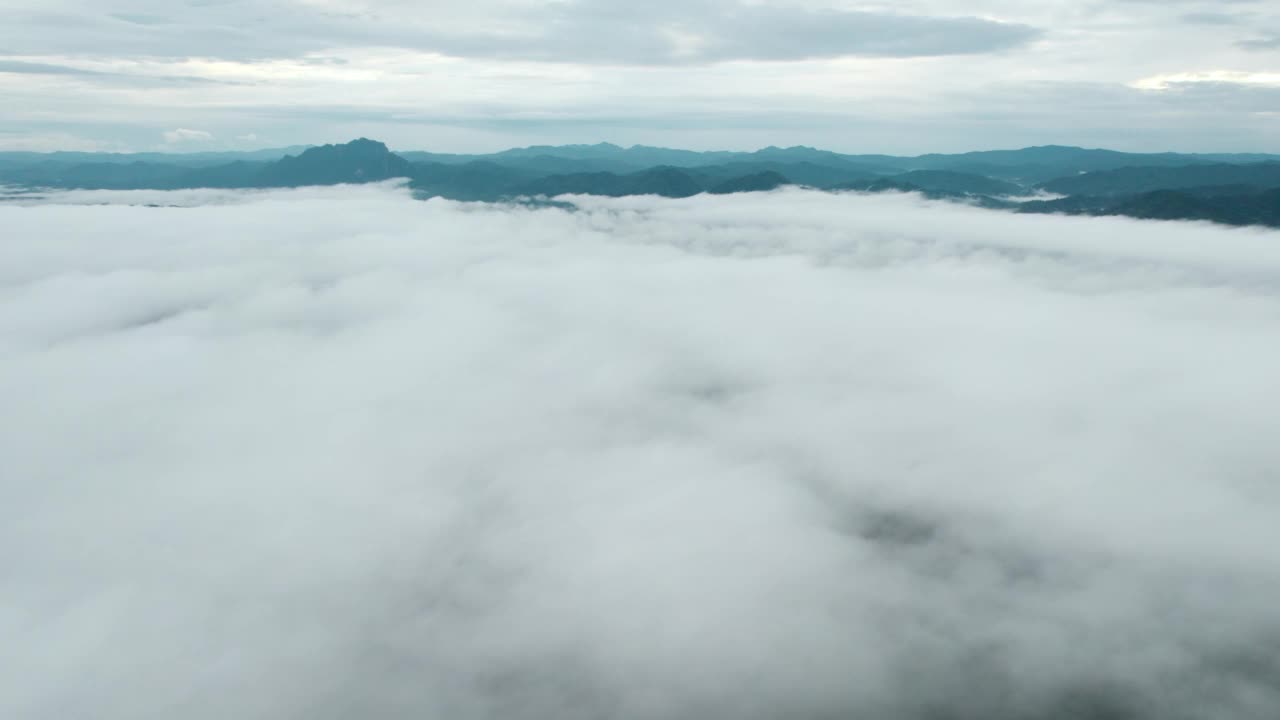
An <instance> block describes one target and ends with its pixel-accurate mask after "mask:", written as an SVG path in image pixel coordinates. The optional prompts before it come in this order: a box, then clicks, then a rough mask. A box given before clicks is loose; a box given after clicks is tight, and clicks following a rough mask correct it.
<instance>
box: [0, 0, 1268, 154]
mask: <svg viewBox="0 0 1280 720" xmlns="http://www.w3.org/2000/svg"><path fill="white" fill-rule="evenodd" d="M5 20H6V21H5V22H4V23H0V48H4V50H5V54H6V57H4V58H0V59H2V60H3V62H4V65H3V66H2V67H3V68H7V69H0V89H2V90H3V91H4V93H5V95H6V97H8V98H10V99H11V100H12V102H9V103H6V104H5V105H4V106H2V107H0V126H3V128H4V131H5V136H4V137H5V138H12V137H17V136H19V135H23V134H25V135H26V137H23V138H21V139H20V141H13V140H7V139H0V145H2V146H3V147H19V146H20V147H23V148H36V147H40V148H47V149H56V148H57V147H59V146H60V143H64V142H66V138H67V137H68V136H74V137H78V138H79V139H78V140H76V141H75V143H76V146H77V147H86V146H92V145H94V144H95V143H97V144H98V145H100V146H102V147H103V148H104V149H113V150H122V149H154V148H151V147H150V146H149V145H148V144H147V142H148V141H146V140H143V138H157V137H159V136H160V133H162V132H164V131H167V130H171V129H172V128H174V127H211V128H215V129H216V130H217V132H216V133H215V134H216V135H217V137H218V138H222V139H223V140H220V141H219V143H220V146H221V147H225V148H228V149H230V148H232V147H241V146H240V145H236V144H235V143H233V142H232V141H231V140H230V139H232V138H237V137H247V136H249V135H251V134H252V135H255V136H256V137H258V138H261V142H263V143H266V144H275V145H293V144H298V143H317V142H332V141H345V140H349V139H351V138H352V137H358V136H362V135H365V136H373V137H383V138H384V139H386V140H387V141H388V142H390V143H392V144H394V145H395V146H397V147H401V148H420V149H436V150H458V151H493V150H499V149H503V148H505V147H510V146H513V145H526V144H535V143H544V142H595V141H602V140H607V141H612V142H617V143H620V144H630V143H645V144H662V145H677V146H690V147H695V148H699V149H721V148H723V143H725V142H729V143H732V148H733V149H751V148H754V147H760V146H765V145H772V144H776V145H788V144H805V145H824V146H828V147H831V148H833V149H837V150H849V151H871V152H874V151H887V152H899V153H902V152H907V153H910V152H917V151H918V152H928V151H962V150H970V149H978V148H991V147H1003V146H1007V145H1008V144H1009V143H1015V142H1016V143H1025V144H1051V143H1086V144H1091V145H1103V146H1110V147H1116V148H1117V149H1144V150H1152V149H1170V150H1204V151H1215V150H1228V149H1240V150H1253V151H1268V150H1270V151H1275V150H1280V146H1277V144H1276V143H1280V130H1277V129H1276V128H1275V127H1274V123H1272V124H1270V125H1266V124H1262V123H1260V120H1259V118H1261V117H1267V116H1266V115H1265V114H1266V113H1268V112H1272V110H1270V109H1269V108H1266V107H1261V106H1260V104H1258V103H1254V99H1258V98H1263V97H1264V95H1265V94H1266V92H1267V91H1268V89H1269V88H1273V87H1276V86H1280V80H1278V79H1276V74H1275V73H1276V68H1275V67H1274V63H1272V62H1271V61H1270V60H1269V58H1270V57H1271V52H1272V51H1273V50H1274V49H1275V38H1274V37H1273V35H1274V33H1273V32H1272V30H1273V28H1274V27H1276V26H1277V24H1278V23H1280V12H1278V11H1277V10H1276V9H1275V8H1274V7H1270V6H1268V4H1267V3H1262V2H1248V1H1247V0H1241V1H1239V2H1205V1H1194V0H1187V1H1182V2H1177V3H1175V4H1173V5H1170V4H1169V3H1161V2H1148V1H1145V0H1125V1H1124V2H1120V1H1119V0H1107V1H1106V2H1089V3H1078V2H1067V1H1066V0H1046V2H1041V3H1021V2H1012V1H1010V0H972V1H971V2H967V3H965V4H964V5H963V6H957V5H956V4H955V3H948V2H941V1H940V0H903V1H902V2H897V3H892V4H890V3H862V2H858V3H854V2H847V3H834V2H831V3H827V2H818V1H816V0H787V1H785V2H783V1H781V0H765V1H761V2H747V1H746V0H687V1H685V2H680V1H677V0H656V1H655V2H652V3H622V2H612V1H606V0H563V1H561V2H541V1H537V2H535V1H533V0H471V1H469V2H463V1H461V0H417V1H414V2H409V1H408V0H378V1H377V2H374V1H372V0H278V1H276V2H271V3H260V2H246V1H243V0H225V1H221V2H212V1H206V2H189V3H185V4H175V3H169V2H161V0H128V1H127V2H126V1H121V2H113V3H111V7H109V8H104V7H103V6H102V4H101V3H99V2H97V1H96V0H40V2H36V1H35V0H17V5H16V7H12V8H9V9H7V11H6V14H5ZM1189 50H1194V52H1189ZM59 68H65V70H60V69H59ZM1187 76H1204V77H1208V76H1212V77H1214V78H1217V80H1216V81H1217V82H1221V83H1227V84H1234V85H1235V86H1236V87H1235V88H1222V89H1221V93H1222V95H1223V96H1224V97H1229V98H1230V105H1231V106H1232V107H1233V108H1237V107H1238V108H1243V107H1245V106H1249V109H1247V110H1242V111H1241V112H1239V113H1236V114H1234V115H1229V114H1228V111H1227V110H1226V109H1225V108H1224V107H1200V106H1196V105H1194V104H1193V100H1192V95H1193V94H1192V93H1191V92H1187V91H1186V90H1187V88H1184V87H1183V86H1182V85H1183V83H1182V82H1181V81H1171V82H1166V81H1165V80H1164V79H1163V78H1179V77H1187ZM199 78H204V79H205V80H204V82H207V83H219V84H221V86H215V85H213V84H210V86H209V88H207V89H205V88H199V89H198V91H197V90H196V89H195V88H196V87H197V86H198V85H199V84H200V83H201V82H202V81H201V80H200V79H199ZM64 79H65V80H66V81H65V82H64V81H63V80H64ZM188 86H190V87H188ZM1136 87H1145V88H1148V89H1152V88H1158V90H1159V91H1160V92H1163V93H1164V96H1163V97H1162V98H1154V97H1149V95H1150V93H1149V92H1145V91H1143V92H1139V91H1137V90H1135V89H1134V88H1136ZM1046 88H1049V89H1050V90H1046ZM1071 88H1083V89H1085V94H1084V95H1083V96H1080V97H1076V96H1073V95H1072V94H1071V92H1070V89H1071ZM1055 89H1056V90H1055ZM1099 98H1105V100H1103V101H1099ZM1152 105H1159V106H1160V108H1161V109H1162V110H1167V112H1163V111H1162V112H1160V113H1158V114H1153V113H1151V112H1149V111H1150V109H1151V106H1152ZM1001 109H1003V110H1001ZM1259 113H1261V114H1262V115H1259ZM286 115H288V116H289V120H288V122H289V123H291V124H288V125H286V118H285V116H286ZM414 118H418V119H419V120H420V122H418V124H417V125H416V126H414V120H413V119H414ZM1032 118H1036V119H1039V120H1040V121H1041V122H1042V124H1041V125H1033V124H1030V122H1029V121H1030V119H1032ZM809 119H813V120H814V122H815V124H814V125H812V126H810V125H809V124H808V123H809ZM132 126H136V127H132ZM744 128H749V130H748V131H742V130H743V129H744ZM55 129H56V130H57V132H56V133H55V132H53V130H55ZM1157 139H1158V140H1159V142H1161V143H1165V144H1164V145H1163V146H1161V147H1153V146H1152V144H1151V143H1154V142H1156V140H1157ZM15 142H17V144H15ZM152 142H154V141H152ZM211 147H213V145H211Z"/></svg>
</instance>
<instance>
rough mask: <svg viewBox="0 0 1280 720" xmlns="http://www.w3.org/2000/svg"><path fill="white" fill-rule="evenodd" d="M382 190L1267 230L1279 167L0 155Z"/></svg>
mask: <svg viewBox="0 0 1280 720" xmlns="http://www.w3.org/2000/svg"><path fill="white" fill-rule="evenodd" d="M393 178H408V180H409V183H410V186H411V187H412V188H413V189H414V191H415V193H417V194H418V195H419V196H421V197H435V196H439V197H445V198H450V199H454V200H463V201H501V200H511V199H516V198H522V197H540V196H545V197H555V196H557V195H565V194H594V195H608V196H615V197H616V196H625V195H650V194H652V195H661V196H665V197H675V198H678V197H689V196H692V195H697V194H700V193H704V192H705V193H736V192H758V191H767V190H772V189H775V188H778V187H781V186H784V185H803V186H807V187H813V188H817V189H822V190H829V191H854V192H895V191H896V192H919V193H921V194H923V195H925V196H927V197H931V198H935V199H949V200H957V201H963V202H969V203H973V204H978V205H981V206H984V207H990V208H999V209H1006V210H1013V211H1017V212H1024V213H1028V212H1029V213H1067V214H1088V215H1127V216H1131V217H1141V218H1156V219H1194V220H1209V221H1213V222H1219V223H1227V224H1232V225H1255V224H1257V225H1268V226H1272V227H1280V155H1266V154H1236V155H1231V154H1182V153H1157V154H1142V153H1124V152H1117V151H1112V150H1092V149H1085V148H1077V147H1065V146H1043V147H1032V148H1024V149H1021V150H995V151H983V152H970V153H962V154H955V155H940V154H931V155H920V156H915V157H903V156H892V155H846V154H840V153H834V152H829V151H825V150H819V149H816V148H811V147H803V146H799V147H790V148H779V147H768V148H764V149H762V150H757V151H755V152H695V151H691V150H679V149H672V148H658V147H647V146H640V145H637V146H632V147H628V148H624V147H620V146H618V145H612V144H608V143H601V144H597V145H563V146H535V147H527V148H517V149H512V150H506V151H503V152H498V153H492V154H487V155H461V154H444V153H429V152H415V151H409V152H392V151H391V150H390V149H388V148H387V146H386V145H384V144H383V143H381V142H377V141H374V140H369V139H365V138H361V139H358V140H354V141H352V142H349V143H346V144H341V145H324V146H318V147H292V148H283V149H278V150H261V151H255V152H249V153H233V152H224V153H192V154H165V153H139V154H105V153H68V152H59V153H30V152H9V153H0V184H4V185H10V186H16V187H19V188H79V189H118V190H125V189H161V190H168V189H184V188H199V187H211V188H278V187H300V186H307V185H335V184H346V183H365V182H379V181H383V180H389V179H393ZM1037 196H1038V199H1036V198H1037ZM1028 198H1033V199H1030V200H1029V199H1028Z"/></svg>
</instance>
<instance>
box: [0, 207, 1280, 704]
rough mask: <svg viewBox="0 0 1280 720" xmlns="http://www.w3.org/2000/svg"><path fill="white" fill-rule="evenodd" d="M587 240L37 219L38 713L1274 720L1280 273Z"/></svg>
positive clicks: (1019, 238)
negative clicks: (1229, 719) (1226, 719)
mask: <svg viewBox="0 0 1280 720" xmlns="http://www.w3.org/2000/svg"><path fill="white" fill-rule="evenodd" d="M98 203H106V204H98ZM579 203H580V209H579V210H578V211H577V212H569V211H566V210H563V209H557V208H550V209H529V208H513V207H498V206H483V205H459V204H453V203H449V202H444V201H438V200H434V201H430V202H419V201H414V200H412V199H411V198H410V197H409V195H408V194H407V192H406V191H404V190H402V189H400V188H396V187H390V186H382V187H364V188H335V189H322V190H317V189H308V190H299V191H281V192H264V193H254V194H238V193H221V192H184V193H175V194H167V193H103V192H95V193H67V194H62V195H57V194H54V195H49V196H46V197H44V198H42V199H41V198H36V199H35V200H33V201H32V203H26V204H23V203H14V202H10V203H6V204H4V205H3V206H0V227H3V228H4V232H3V236H4V237H3V240H0V248H3V250H2V253H0V368H2V369H3V371H2V372H0V458H3V460H2V461H0V466H2V467H3V473H2V474H0V717H4V718H9V719H13V720H28V719H39V720H44V719H46V718H47V719H50V720H54V719H56V720H65V719H72V718H93V719H94V720H126V719H127V720H138V719H146V720H150V719H153V718H154V719H156V720H174V719H177V718H181V719H182V720H206V719H207V720H226V719H229V718H235V719H237V720H245V719H250V720H256V719H262V720H277V719H279V718H299V719H302V718H306V719H307V720H313V719H320V720H328V719H333V720H339V719H341V720H350V719H355V718H397V719H399V718H425V719H428V720H434V719H441V720H488V719H490V718H493V719H502V720H508V719H513V718H514V719H526V718H527V719H532V720H597V719H600V718H619V719H627V720H629V719H632V718H635V719H638V720H654V719H661V720H667V719H672V720H674V719H677V718H679V719H682V720H683V719H686V718H689V719H693V718H696V719H699V720H712V719H719V718H724V719H726V720H727V719H732V720H757V719H758V720H765V719H773V718H789V719H802V720H803V719H808V718H815V719H816V718H821V719H824V720H833V719H836V718H839V719H841V720H844V719H849V720H898V719H904V720H1028V719H1030V720H1046V719H1051V720H1059V719H1062V720H1065V719H1072V720H1120V719H1131V718H1132V719H1142V720H1147V719H1151V720H1201V719H1203V720H1210V719H1212V720H1221V719H1225V718H1231V719H1232V720H1274V718H1276V717H1277V712H1278V710H1277V708H1280V609H1278V608H1280V555H1278V553H1280V550H1278V548H1280V475H1278V468H1280V233H1275V232H1264V231H1254V230H1227V229H1222V228H1218V227H1212V226H1207V225H1196V224H1166V223H1148V222H1137V221H1130V220H1120V219H1086V218H1060V217H1044V216H1019V215H1013V214H1005V213H992V212H988V211H984V210H978V209H972V208H967V207H962V206H956V205H948V204H937V203H928V202H925V201H923V200H920V199H919V198H916V197H912V196H872V197H860V196H849V195H845V196H841V195H828V194H823V193H807V192H802V191H796V190H788V191H781V192H776V193H770V194H755V195H730V196H716V197H707V196H702V197H697V198H693V199H689V200H678V201H672V200H660V199H654V198H626V199H619V200H610V199H601V198H591V199H586V198H583V199H579ZM148 204H150V205H160V206H162V207H147V206H146V205H148ZM166 205H172V206H181V207H163V206H166Z"/></svg>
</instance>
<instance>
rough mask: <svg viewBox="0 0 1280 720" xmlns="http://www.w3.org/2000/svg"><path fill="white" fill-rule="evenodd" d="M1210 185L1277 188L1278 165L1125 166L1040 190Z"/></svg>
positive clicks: (1126, 191)
mask: <svg viewBox="0 0 1280 720" xmlns="http://www.w3.org/2000/svg"><path fill="white" fill-rule="evenodd" d="M1212 185H1235V186H1248V187H1254V188H1258V189H1265V188H1272V187H1280V162H1263V163H1249V164H1245V165H1232V164H1225V163H1216V164H1203V165H1183V166H1179V167H1146V166H1144V167H1124V168H1117V169H1115V170H1104V171H1099V172H1091V173H1085V174H1083V175H1077V176H1074V177H1064V178H1059V179H1057V180H1052V181H1050V182H1047V183H1044V184H1043V185H1042V187H1043V188H1044V189H1045V190H1047V191H1049V192H1052V193H1061V194H1063V195H1133V194H1136V193H1146V192H1152V191H1154V190H1179V189H1185V188H1195V187H1205V186H1212Z"/></svg>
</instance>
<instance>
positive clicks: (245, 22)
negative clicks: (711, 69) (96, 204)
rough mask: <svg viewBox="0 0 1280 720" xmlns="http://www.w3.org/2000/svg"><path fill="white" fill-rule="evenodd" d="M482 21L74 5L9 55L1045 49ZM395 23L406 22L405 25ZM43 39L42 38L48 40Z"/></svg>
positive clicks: (728, 5)
mask: <svg viewBox="0 0 1280 720" xmlns="http://www.w3.org/2000/svg"><path fill="white" fill-rule="evenodd" d="M140 5H141V3H140ZM155 5H156V7H157V9H162V8H165V7H167V6H168V4H159V3H157V4H155ZM94 7H96V5H95V6H94ZM320 7H321V8H324V7H325V6H323V5H322V6H320ZM339 7H341V6H339ZM480 7H488V8H489V9H491V10H492V12H494V13H495V15H496V17H495V18H493V19H491V20H490V22H483V21H478V22H470V23H466V24H458V25H456V26H454V27H450V23H448V22H439V20H440V18H439V17H437V13H447V12H448V11H449V9H448V8H447V7H438V6H432V5H428V6H425V7H424V8H422V9H419V10H416V11H415V10H414V9H413V8H412V6H408V5H404V6H399V7H398V8H395V9H394V10H393V11H385V10H379V9H378V7H377V6H371V7H369V8H365V7H364V6H360V5H357V6H353V8H352V9H351V10H350V11H348V12H337V11H329V12H316V11H310V12H308V11H307V10H306V8H305V6H299V5H297V4H293V5H291V4H289V3H283V4H276V5H266V6H256V5H247V4H243V3H227V4H225V5H222V4H210V5H196V6H188V7H186V8H183V9H182V10H181V12H179V13H171V14H167V15H160V14H155V15H152V14H138V13H110V14H102V13H101V12H95V11H94V10H93V9H92V8H91V7H90V6H80V7H74V6H73V4H72V3H69V2H68V0H63V1H62V2H61V3H60V4H55V5H54V6H53V8H52V9H46V10H42V11H39V12H26V13H22V12H19V13H16V14H15V15H14V16H13V19H14V21H13V22H10V23H7V24H6V27H7V28H8V29H7V30H5V29H0V44H4V45H7V46H9V47H11V48H13V49H14V50H15V51H16V52H29V53H37V52H43V53H48V52H60V53H70V54H81V53H83V54H98V53H117V54H121V55H151V56H162V57H168V56H182V55H197V56H208V57H220V58H233V59H251V58H269V57H281V56H291V55H295V54H299V53H304V52H308V51H315V50H323V49H325V48H328V47H333V46H342V45H353V44H354V45H387V46H396V47H405V48H413V49H415V50H421V51H431V52H441V53H445V54H449V55H455V56H459V57H474V58H507V59H518V60H541V61H556V62H591V63H638V64H669V63H699V62H713V61H722V60H745V59H770V60H788V59H800V58H818V57H839V56H873V57H880V56H886V57H917V56H935V55H954V54H971V53H985V52H998V51H1001V50H1006V49H1009V48H1012V47H1017V46H1019V45H1023V44H1025V43H1027V42H1029V41H1031V40H1032V39H1034V38H1035V37H1037V36H1038V35H1039V31H1038V30H1036V29H1035V28H1032V27H1029V26H1027V25H1024V24H1018V23H1002V22H995V21H991V20H986V19H981V18H977V17H964V16H960V17H935V16H920V15H910V14H900V13H888V12H870V11H844V10H835V9H818V10H814V9H806V8H803V7H783V6H769V5H759V4H747V3H741V2H737V1H736V0H690V1H689V2H670V1H669V0H667V1H664V2H655V3H645V4H631V3H614V2H608V1H606V0H577V1H575V2H559V3H546V4H534V5H529V4H512V3H502V2H489V3H480ZM59 8H61V10H59ZM395 10H398V11H399V12H400V13H403V15H400V16H397V15H395V14H394V11H395ZM34 29H38V30H39V31H40V32H38V33H36V34H35V36H33V34H32V30H34Z"/></svg>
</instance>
